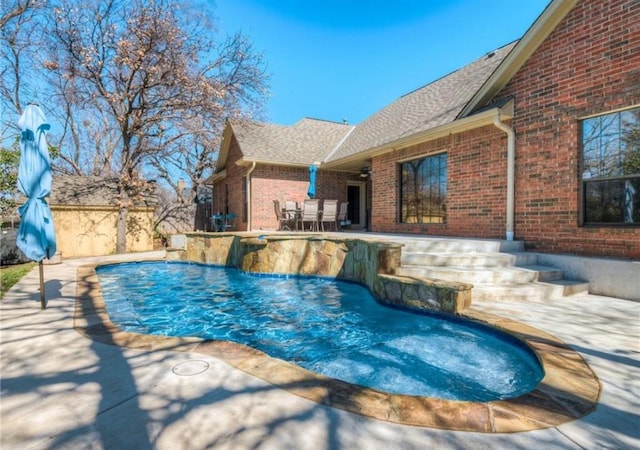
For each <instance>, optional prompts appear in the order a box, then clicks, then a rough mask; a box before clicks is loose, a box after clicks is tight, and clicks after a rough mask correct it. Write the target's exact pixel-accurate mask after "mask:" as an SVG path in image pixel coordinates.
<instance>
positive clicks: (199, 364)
mask: <svg viewBox="0 0 640 450" xmlns="http://www.w3.org/2000/svg"><path fill="white" fill-rule="evenodd" d="M208 368H209V363H208V362H206V361H202V360H200V359H189V360H187V361H182V362H179V363H178V364H176V365H175V366H173V368H172V369H171V371H172V372H173V373H175V374H176V375H180V376H181V377H191V376H193V375H200V374H201V373H203V372H206V370H207V369H208Z"/></svg>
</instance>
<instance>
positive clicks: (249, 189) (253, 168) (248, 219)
mask: <svg viewBox="0 0 640 450" xmlns="http://www.w3.org/2000/svg"><path fill="white" fill-rule="evenodd" d="M255 169H256V162H255V161H254V162H253V163H252V164H251V169H249V171H248V172H247V181H246V183H247V186H246V188H247V231H251V215H252V214H251V172H253V171H254V170H255Z"/></svg>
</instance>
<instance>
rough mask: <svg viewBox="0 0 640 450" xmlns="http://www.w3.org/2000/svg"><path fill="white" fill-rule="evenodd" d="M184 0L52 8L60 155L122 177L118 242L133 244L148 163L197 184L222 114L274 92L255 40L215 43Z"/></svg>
mask: <svg viewBox="0 0 640 450" xmlns="http://www.w3.org/2000/svg"><path fill="white" fill-rule="evenodd" d="M179 6H180V5H179V3H178V2H177V0H158V1H155V2H147V1H142V0H133V1H131V0H90V1H88V2H83V3H82V4H78V3H77V2H76V1H75V0H59V1H57V2H55V6H54V8H53V10H52V14H53V16H52V18H51V20H50V22H49V23H50V26H49V30H48V31H49V32H50V33H49V36H50V39H51V41H50V45H49V58H48V60H47V61H46V62H45V67H46V68H47V69H48V71H49V73H50V76H51V78H52V80H54V81H55V83H53V85H54V87H55V89H56V92H57V96H58V99H59V101H60V103H61V104H62V105H64V106H65V108H64V109H65V111H66V118H67V120H66V127H65V141H64V142H65V143H67V142H68V143H69V145H65V146H63V147H64V149H63V150H62V151H61V155H60V157H61V159H62V160H63V161H64V162H65V163H66V166H67V168H68V170H69V171H73V172H83V171H87V170H93V171H97V172H98V173H100V174H111V175H116V176H118V177H119V180H120V182H119V186H120V189H119V195H120V201H119V217H118V225H117V226H118V239H117V245H116V251H117V252H124V251H126V224H127V214H128V209H129V207H130V206H131V204H132V202H134V201H135V200H136V195H137V193H138V192H143V191H144V190H145V189H146V182H145V181H144V175H145V172H148V171H149V170H151V168H155V173H156V174H157V175H159V176H162V177H164V178H166V179H167V180H168V181H170V182H171V180H173V179H174V177H173V176H172V174H173V173H174V170H182V171H185V172H187V173H188V174H189V176H190V178H191V179H192V183H193V186H194V189H195V188H196V186H197V185H198V184H201V183H202V182H203V178H204V174H205V173H206V171H207V170H208V168H209V167H211V165H212V160H213V159H212V154H213V153H214V152H215V151H216V150H217V145H216V143H217V139H218V138H217V137H216V136H219V132H220V124H221V123H222V122H223V120H224V118H225V117H227V116H235V115H240V114H243V113H247V111H249V112H248V113H249V114H251V113H252V112H251V110H252V107H256V108H257V107H259V105H260V104H261V102H262V100H263V98H264V95H265V93H266V76H265V75H264V71H263V70H262V68H261V65H262V60H261V57H260V55H257V54H254V53H252V49H251V46H250V45H249V44H248V41H246V39H244V38H242V37H241V36H234V37H233V38H231V39H229V40H226V41H224V43H223V44H221V45H215V42H213V41H212V40H211V39H210V37H209V36H212V35H213V33H212V32H211V30H209V32H205V31H207V24H206V22H205V21H204V17H202V16H198V15H196V14H195V13H194V12H193V11H189V10H184V9H181V8H180V7H179ZM187 12H188V14H187ZM187 20H188V22H189V28H188V30H189V32H187V31H186V30H187V28H186V26H185V21H187ZM198 20H200V21H198ZM89 146H91V147H89ZM88 148H91V150H90V151H87V150H88ZM171 166H173V168H174V170H172V169H171ZM94 173H95V172H94Z"/></svg>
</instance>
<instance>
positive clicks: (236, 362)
mask: <svg viewBox="0 0 640 450" xmlns="http://www.w3.org/2000/svg"><path fill="white" fill-rule="evenodd" d="M142 260H143V259H141V260H139V261H142ZM146 260H147V261H148V260H157V259H156V258H152V259H146ZM128 262H130V261H128ZM112 263H117V261H114V262H110V263H109V264H112ZM98 265H100V264H99V263H95V264H87V265H83V266H81V267H79V268H78V272H77V281H78V284H77V293H76V306H75V312H74V328H75V330H76V331H78V332H79V333H80V334H81V335H83V336H86V337H87V338H90V339H93V340H96V341H99V342H102V343H106V344H111V345H117V346H121V347H126V348H132V349H139V350H146V351H154V350H172V351H184V352H195V353H201V354H206V355H209V356H213V357H216V358H219V359H220V360H222V361H225V362H226V363H228V364H229V365H231V366H233V367H235V368H237V369H239V370H242V371H244V372H246V373H248V374H250V375H253V376H256V377H258V378H260V379H262V380H264V381H266V382H268V383H271V384H273V385H275V386H278V387H280V388H281V389H284V390H286V391H288V392H290V393H292V394H295V395H297V396H300V397H303V398H305V399H308V400H311V401H314V402H316V403H319V404H323V405H326V406H329V407H333V408H338V409H342V410H345V411H349V412H352V413H356V414H360V415H363V416H366V417H370V418H375V419H379V420H383V421H388V422H394V423H399V424H404V425H412V426H422V427H431V428H441V429H448V430H456V431H472V432H482V433H513V432H522V431H532V430H538V429H543V428H550V427H555V426H558V425H561V424H563V423H566V422H570V421H572V420H576V419H578V418H580V417H583V416H585V415H586V414H588V413H590V412H592V411H593V410H595V408H596V405H597V403H598V399H599V397H600V391H601V385H600V382H599V380H598V378H597V377H596V375H595V373H594V372H593V371H592V370H591V368H590V367H589V366H588V365H587V364H586V362H585V361H584V359H583V358H582V356H580V354H578V353H577V352H575V351H574V350H572V349H571V348H569V347H568V346H567V345H566V344H564V343H563V342H562V341H561V340H560V339H558V338H556V337H554V336H552V335H550V334H548V333H545V332H543V331H541V330H538V329H536V328H533V327H531V326H528V325H525V324H523V323H520V322H517V321H514V320H511V319H507V318H503V317H500V316H497V315H494V314H488V313H485V312H483V311H480V310H478V309H477V308H475V307H471V308H468V309H466V310H465V311H464V312H463V313H462V314H458V315H457V316H458V317H461V318H467V319H471V320H475V321H478V322H481V323H484V324H487V325H490V326H493V327H496V328H498V329H500V330H502V331H504V332H506V333H509V334H511V335H512V336H515V337H516V338H518V339H520V340H522V341H524V342H525V343H526V344H527V345H528V346H529V347H530V348H531V349H532V350H533V351H534V352H535V353H536V355H537V356H538V359H539V360H540V362H541V364H542V367H543V370H544V373H545V375H544V378H543V379H542V381H541V382H540V383H539V384H538V386H537V387H536V388H535V389H534V390H533V391H531V392H529V393H527V394H524V395H522V396H519V397H516V398H512V399H506V400H497V401H491V402H469V401H453V400H444V399H437V398H430V397H418V396H411V395H399V394H389V393H386V392H381V391H377V390H374V389H370V388H366V387H362V386H357V385H354V384H350V383H346V382H343V381H340V380H335V379H332V378H328V377H326V376H323V375H319V374H316V373H314V372H311V371H309V370H306V369H303V368H301V367H298V366H296V365H294V364H292V363H289V362H286V361H283V360H280V359H277V358H272V357H270V356H269V355H267V354H265V353H263V352H261V351H259V350H256V349H253V348H250V347H247V346H245V345H242V344H237V343H233V342H226V341H213V340H204V339H200V338H176V337H164V336H151V335H143V334H138V333H130V332H124V331H122V330H120V329H119V328H118V327H117V326H116V325H115V324H114V323H112V322H111V320H110V318H109V315H108V313H107V311H106V308H105V305H104V299H103V297H102V293H101V290H100V286H99V281H98V277H97V274H96V271H95V268H96V267H97V266H98Z"/></svg>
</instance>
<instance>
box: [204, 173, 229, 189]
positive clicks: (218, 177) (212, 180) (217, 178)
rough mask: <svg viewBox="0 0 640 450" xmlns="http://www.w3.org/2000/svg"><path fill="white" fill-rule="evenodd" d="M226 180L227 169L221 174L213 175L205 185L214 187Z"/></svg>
mask: <svg viewBox="0 0 640 450" xmlns="http://www.w3.org/2000/svg"><path fill="white" fill-rule="evenodd" d="M225 178H227V171H226V170H225V169H223V170H221V171H220V172H216V173H214V174H213V175H211V176H210V177H209V179H207V181H205V183H204V184H207V185H213V184H216V183H219V182H221V181H222V180H224V179H225Z"/></svg>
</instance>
